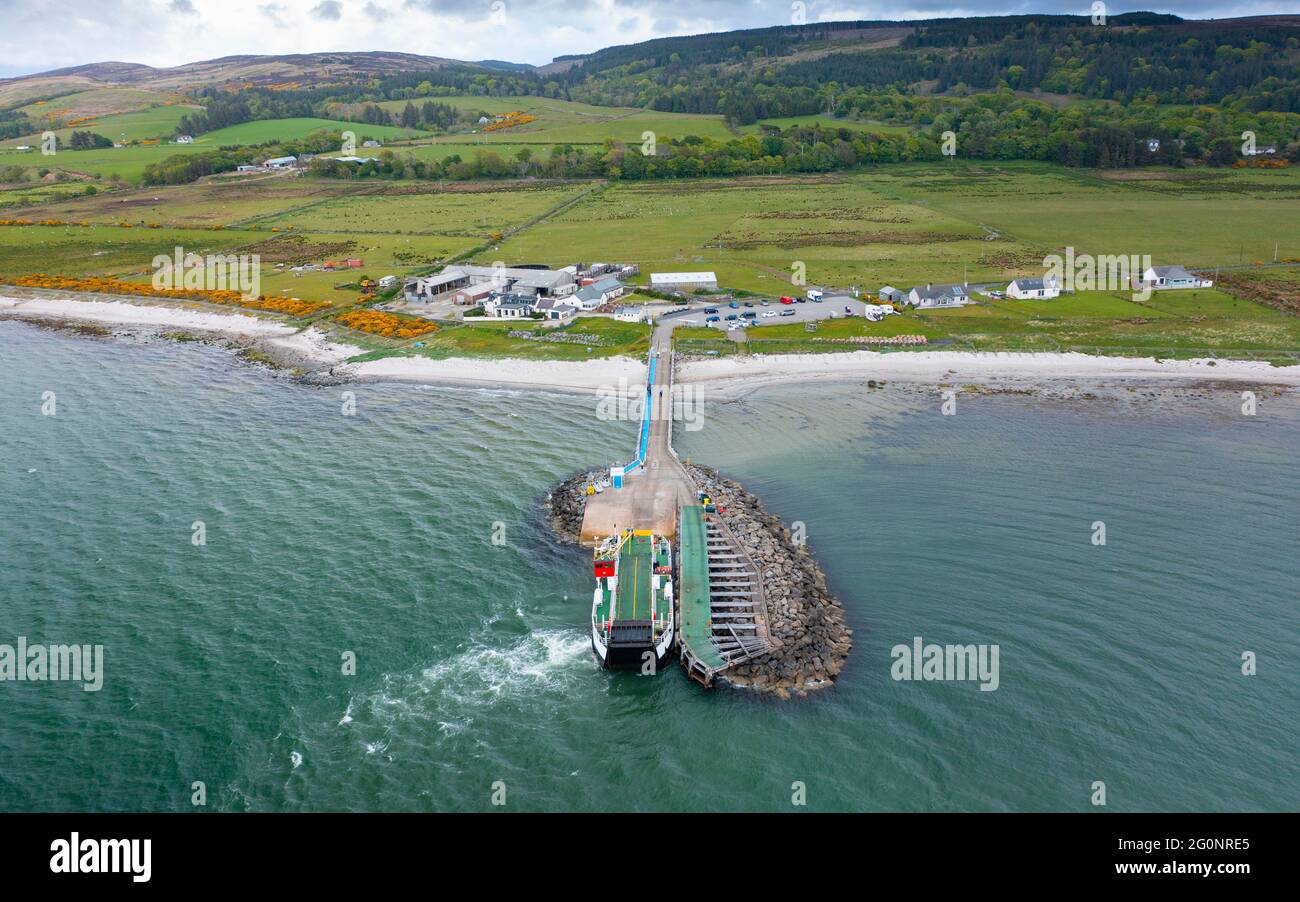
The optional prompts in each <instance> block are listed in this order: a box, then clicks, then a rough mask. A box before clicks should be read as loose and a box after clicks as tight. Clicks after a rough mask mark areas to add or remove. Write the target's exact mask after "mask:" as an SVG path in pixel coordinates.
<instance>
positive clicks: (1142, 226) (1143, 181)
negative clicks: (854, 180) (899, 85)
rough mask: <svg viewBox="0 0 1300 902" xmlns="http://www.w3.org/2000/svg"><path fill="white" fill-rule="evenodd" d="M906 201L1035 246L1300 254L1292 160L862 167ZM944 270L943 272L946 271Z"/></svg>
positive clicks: (1166, 253)
mask: <svg viewBox="0 0 1300 902" xmlns="http://www.w3.org/2000/svg"><path fill="white" fill-rule="evenodd" d="M866 178H868V179H869V181H870V182H871V184H872V185H873V186H874V187H875V189H876V190H878V191H879V192H881V193H882V194H885V195H887V196H890V197H893V198H896V199H898V200H900V201H904V202H907V203H910V204H915V205H918V206H924V207H927V208H931V209H934V210H937V211H941V212H943V213H945V214H948V215H949V216H953V217H956V218H958V219H961V220H963V221H965V222H967V223H970V224H972V225H979V226H988V227H990V228H992V229H995V230H997V231H999V232H1001V233H1002V234H1005V235H1009V236H1014V237H1015V238H1017V239H1019V240H1020V241H1022V242H1024V243H1026V244H1029V245H1032V246H1034V247H1037V248H1040V249H1042V250H1043V251H1044V252H1047V253H1051V252H1061V251H1062V250H1063V249H1064V248H1065V247H1066V246H1067V245H1068V246H1072V247H1074V248H1075V249H1076V251H1077V252H1080V253H1084V252H1086V253H1090V254H1138V255H1143V254H1149V255H1150V256H1151V258H1152V260H1153V262H1154V263H1156V264H1157V265H1159V264H1162V263H1182V264H1185V265H1187V266H1198V267H1212V266H1216V265H1225V264H1235V263H1252V262H1266V261H1271V260H1272V259H1273V253H1274V244H1275V243H1276V245H1277V247H1278V255H1279V257H1280V258H1300V216H1297V215H1296V214H1295V211H1296V210H1297V209H1300V169H1297V168H1292V169H1282V170H1232V169H1214V170H1207V169H1196V170H1145V169H1144V170H1139V171H1135V172H1124V171H1120V172H1113V171H1107V172H1093V171H1087V170H1083V171H1080V170H1071V169H1063V168H1059V167H1052V166H1047V165H1044V164H1033V163H1010V164H996V165H989V164H980V165H977V164H963V163H952V164H946V165H938V166H936V165H922V164H917V165H903V166H890V167H880V168H878V169H876V170H873V171H872V173H871V174H870V175H869V176H866ZM949 277H950V276H949Z"/></svg>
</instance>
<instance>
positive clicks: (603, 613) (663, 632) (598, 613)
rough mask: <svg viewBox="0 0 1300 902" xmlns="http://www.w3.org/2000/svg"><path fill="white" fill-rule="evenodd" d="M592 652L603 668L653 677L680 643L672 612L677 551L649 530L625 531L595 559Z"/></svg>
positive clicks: (604, 544)
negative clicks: (645, 671)
mask: <svg viewBox="0 0 1300 902" xmlns="http://www.w3.org/2000/svg"><path fill="white" fill-rule="evenodd" d="M594 573H595V577H596V594H595V597H594V598H593V600H592V604H591V649H592V651H593V652H595V654H596V660H598V661H599V662H600V664H601V666H602V667H606V668H609V669H628V668H632V669H640V668H644V667H645V665H646V663H647V662H648V661H649V660H650V656H651V655H653V656H654V662H655V672H656V673H657V672H658V669H659V667H660V666H662V665H663V664H666V663H667V662H668V659H669V657H670V655H671V654H672V652H673V646H674V644H675V643H676V641H677V630H676V615H675V612H674V610H673V601H674V600H673V547H672V544H671V543H670V542H669V541H668V540H667V539H665V538H664V537H663V536H656V535H655V534H654V533H653V532H651V531H650V530H648V529H637V530H632V529H625V530H623V531H622V533H621V534H619V535H613V536H610V537H609V538H607V539H605V541H604V542H602V543H601V544H600V546H599V547H598V548H597V549H596V553H595V560H594Z"/></svg>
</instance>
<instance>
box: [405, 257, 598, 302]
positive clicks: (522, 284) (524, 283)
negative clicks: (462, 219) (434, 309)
mask: <svg viewBox="0 0 1300 902" xmlns="http://www.w3.org/2000/svg"><path fill="white" fill-rule="evenodd" d="M482 285H491V286H492V288H493V289H495V290H498V291H506V292H525V293H530V294H535V295H537V296H539V297H556V298H562V297H568V296H569V295H571V294H573V293H574V291H576V290H577V287H578V285H577V282H575V281H574V278H573V273H571V272H566V271H565V270H562V269H533V268H530V267H525V266H517V267H510V266H506V267H497V266H471V265H469V264H461V265H459V266H449V267H447V268H446V269H444V270H443V271H442V272H440V273H438V274H437V275H433V276H424V277H422V278H419V279H412V280H411V281H409V282H407V283H406V299H407V300H408V301H426V302H427V301H431V300H434V299H436V298H438V297H439V296H441V295H443V294H446V293H447V292H455V291H461V290H462V289H466V288H476V287H478V286H482ZM480 296H481V295H480ZM477 300H478V297H474V298H472V299H470V300H463V301H461V302H462V303H474V302H476V301H477Z"/></svg>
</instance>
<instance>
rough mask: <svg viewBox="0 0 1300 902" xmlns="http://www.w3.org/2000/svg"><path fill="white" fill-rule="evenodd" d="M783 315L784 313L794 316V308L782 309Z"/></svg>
mask: <svg viewBox="0 0 1300 902" xmlns="http://www.w3.org/2000/svg"><path fill="white" fill-rule="evenodd" d="M781 315H782V316H794V311H793V310H782V311H781Z"/></svg>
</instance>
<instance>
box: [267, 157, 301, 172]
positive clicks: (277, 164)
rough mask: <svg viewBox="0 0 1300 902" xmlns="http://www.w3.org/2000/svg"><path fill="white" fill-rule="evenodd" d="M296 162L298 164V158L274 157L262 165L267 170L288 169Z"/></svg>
mask: <svg viewBox="0 0 1300 902" xmlns="http://www.w3.org/2000/svg"><path fill="white" fill-rule="evenodd" d="M296 162H298V158H297V157H272V158H271V159H269V160H267V161H266V162H265V163H263V164H262V165H263V166H265V167H266V168H267V169H288V168H289V167H291V166H292V165H293V164H294V163H296Z"/></svg>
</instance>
